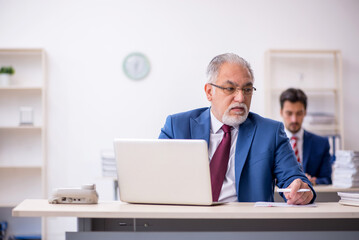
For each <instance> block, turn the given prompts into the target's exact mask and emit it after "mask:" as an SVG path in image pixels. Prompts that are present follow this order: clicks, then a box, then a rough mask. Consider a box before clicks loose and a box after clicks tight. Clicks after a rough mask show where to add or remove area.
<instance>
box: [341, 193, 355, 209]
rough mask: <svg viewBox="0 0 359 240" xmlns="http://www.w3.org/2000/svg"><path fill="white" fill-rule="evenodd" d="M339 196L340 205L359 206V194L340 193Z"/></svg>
mask: <svg viewBox="0 0 359 240" xmlns="http://www.w3.org/2000/svg"><path fill="white" fill-rule="evenodd" d="M338 195H339V197H340V200H339V203H340V204H343V205H350V206H359V192H338Z"/></svg>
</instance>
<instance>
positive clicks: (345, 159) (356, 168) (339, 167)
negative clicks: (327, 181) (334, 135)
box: [333, 150, 359, 188]
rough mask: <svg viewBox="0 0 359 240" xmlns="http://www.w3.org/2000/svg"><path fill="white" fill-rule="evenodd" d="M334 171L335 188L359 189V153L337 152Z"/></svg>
mask: <svg viewBox="0 0 359 240" xmlns="http://www.w3.org/2000/svg"><path fill="white" fill-rule="evenodd" d="M333 170H334V171H333V186H334V187H339V188H351V187H359V152H356V151H344V150H339V151H337V153H336V160H335V163H334V166H333Z"/></svg>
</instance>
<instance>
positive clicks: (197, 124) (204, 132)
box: [190, 108, 211, 146]
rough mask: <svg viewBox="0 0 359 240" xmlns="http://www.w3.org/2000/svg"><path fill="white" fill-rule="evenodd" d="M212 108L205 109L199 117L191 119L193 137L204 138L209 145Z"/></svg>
mask: <svg viewBox="0 0 359 240" xmlns="http://www.w3.org/2000/svg"><path fill="white" fill-rule="evenodd" d="M210 122H211V119H210V108H208V109H207V110H206V111H204V112H203V113H202V114H201V115H199V116H198V117H197V118H191V119H190V131H191V138H192V139H204V140H206V141H207V145H208V146H209V131H210Z"/></svg>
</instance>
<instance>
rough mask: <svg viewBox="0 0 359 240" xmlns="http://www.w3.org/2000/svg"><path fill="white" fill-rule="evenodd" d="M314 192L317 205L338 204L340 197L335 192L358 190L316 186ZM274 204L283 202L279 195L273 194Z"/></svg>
mask: <svg viewBox="0 0 359 240" xmlns="http://www.w3.org/2000/svg"><path fill="white" fill-rule="evenodd" d="M314 190H315V192H316V193H317V199H316V200H315V201H316V202H317V203H319V202H338V201H339V200H340V197H339V196H338V194H337V192H359V188H337V187H333V185H316V186H314ZM274 201H275V202H284V200H283V198H282V197H281V196H280V195H279V193H277V192H275V193H274Z"/></svg>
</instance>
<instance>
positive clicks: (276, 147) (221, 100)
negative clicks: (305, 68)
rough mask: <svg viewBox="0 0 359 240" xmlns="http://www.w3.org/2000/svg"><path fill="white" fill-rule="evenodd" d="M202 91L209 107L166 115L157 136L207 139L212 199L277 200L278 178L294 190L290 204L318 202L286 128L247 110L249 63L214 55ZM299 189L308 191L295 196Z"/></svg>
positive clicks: (250, 78)
mask: <svg viewBox="0 0 359 240" xmlns="http://www.w3.org/2000/svg"><path fill="white" fill-rule="evenodd" d="M207 75H208V81H207V83H206V84H205V86H204V90H205V93H206V96H207V99H208V101H210V102H211V107H210V108H208V107H206V108H200V109H194V110H191V111H188V112H184V113H178V114H174V115H170V116H168V117H167V120H166V123H165V125H164V127H163V128H162V129H161V133H160V136H159V138H166V139H204V140H206V141H207V143H208V147H209V150H208V153H209V157H210V170H211V182H212V194H213V200H214V201H222V202H230V201H240V202H255V201H273V199H274V198H273V190H274V185H275V179H277V185H278V187H279V188H290V189H291V191H290V192H289V193H285V194H284V196H285V198H286V200H287V203H288V204H308V203H312V202H313V201H314V199H315V192H314V190H313V188H312V186H311V184H310V181H309V180H308V179H307V178H306V177H305V175H304V173H303V171H302V170H301V168H300V166H299V165H298V163H297V162H296V158H295V155H294V153H293V150H292V148H291V146H290V143H289V141H288V138H287V137H286V135H285V132H284V128H283V124H282V123H280V122H276V121H273V120H270V119H265V118H262V117H260V116H259V115H257V114H255V113H252V112H249V109H250V105H251V100H252V94H253V92H254V91H255V90H256V88H255V87H254V86H253V84H254V78H253V72H252V69H251V67H250V65H249V64H248V63H247V62H246V61H245V60H244V59H243V58H241V57H239V56H237V55H235V54H232V53H227V54H222V55H219V56H216V57H215V58H214V59H212V61H211V62H210V64H209V66H208V68H207ZM300 188H306V189H310V191H307V192H297V190H298V189H300Z"/></svg>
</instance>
